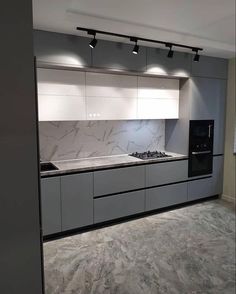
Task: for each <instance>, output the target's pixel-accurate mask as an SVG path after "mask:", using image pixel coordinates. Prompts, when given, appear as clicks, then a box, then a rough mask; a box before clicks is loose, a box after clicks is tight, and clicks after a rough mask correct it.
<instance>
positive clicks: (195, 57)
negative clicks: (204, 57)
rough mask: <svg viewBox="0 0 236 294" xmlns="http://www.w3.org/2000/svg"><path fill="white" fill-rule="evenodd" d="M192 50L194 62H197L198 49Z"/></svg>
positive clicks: (198, 58)
mask: <svg viewBox="0 0 236 294" xmlns="http://www.w3.org/2000/svg"><path fill="white" fill-rule="evenodd" d="M193 52H196V53H195V55H194V58H193V61H194V62H199V60H200V55H199V54H198V50H197V49H193Z"/></svg>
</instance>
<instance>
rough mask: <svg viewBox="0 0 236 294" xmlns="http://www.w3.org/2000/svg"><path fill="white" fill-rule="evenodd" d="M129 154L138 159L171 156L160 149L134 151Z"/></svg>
mask: <svg viewBox="0 0 236 294" xmlns="http://www.w3.org/2000/svg"><path fill="white" fill-rule="evenodd" d="M130 156H133V157H136V158H139V159H156V158H163V157H172V155H168V154H166V153H165V152H161V151H146V152H134V153H132V154H130Z"/></svg>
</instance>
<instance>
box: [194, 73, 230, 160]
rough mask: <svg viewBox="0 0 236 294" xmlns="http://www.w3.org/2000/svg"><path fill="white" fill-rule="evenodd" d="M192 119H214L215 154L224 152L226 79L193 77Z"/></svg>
mask: <svg viewBox="0 0 236 294" xmlns="http://www.w3.org/2000/svg"><path fill="white" fill-rule="evenodd" d="M191 83H192V91H191V103H190V119H213V120H214V123H215V126H214V149H213V152H214V154H223V153H224V124H225V98H226V85H227V83H226V81H225V80H220V79H210V78H192V81H191Z"/></svg>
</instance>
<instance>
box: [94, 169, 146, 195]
mask: <svg viewBox="0 0 236 294" xmlns="http://www.w3.org/2000/svg"><path fill="white" fill-rule="evenodd" d="M144 187H145V167H144V166H134V167H123V168H117V169H109V170H103V171H97V172H95V173H94V196H95V197H96V196H101V195H108V194H113V193H119V192H123V191H130V190H135V189H140V188H144Z"/></svg>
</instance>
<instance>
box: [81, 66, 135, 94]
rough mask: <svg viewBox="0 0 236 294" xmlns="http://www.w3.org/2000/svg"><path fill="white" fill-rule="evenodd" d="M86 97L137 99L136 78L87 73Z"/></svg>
mask: <svg viewBox="0 0 236 294" xmlns="http://www.w3.org/2000/svg"><path fill="white" fill-rule="evenodd" d="M86 97H103V98H105V97H107V98H137V77H136V76H128V75H118V74H116V75H114V74H103V73H91V72H87V73H86Z"/></svg>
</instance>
